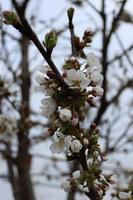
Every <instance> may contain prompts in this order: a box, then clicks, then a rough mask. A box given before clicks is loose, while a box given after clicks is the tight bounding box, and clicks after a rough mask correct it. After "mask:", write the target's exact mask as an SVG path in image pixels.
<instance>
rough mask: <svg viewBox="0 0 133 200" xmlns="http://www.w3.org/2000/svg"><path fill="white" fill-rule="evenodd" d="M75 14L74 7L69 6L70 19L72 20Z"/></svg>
mask: <svg viewBox="0 0 133 200" xmlns="http://www.w3.org/2000/svg"><path fill="white" fill-rule="evenodd" d="M73 14H74V8H69V9H68V10H67V15H68V18H69V20H72V18H73Z"/></svg>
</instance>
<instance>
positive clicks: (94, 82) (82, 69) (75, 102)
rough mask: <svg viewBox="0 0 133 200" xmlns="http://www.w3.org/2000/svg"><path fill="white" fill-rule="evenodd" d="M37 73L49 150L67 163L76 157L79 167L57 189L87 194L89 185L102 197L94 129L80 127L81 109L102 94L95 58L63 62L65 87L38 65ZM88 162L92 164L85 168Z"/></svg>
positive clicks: (102, 181)
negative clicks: (38, 72)
mask: <svg viewBox="0 0 133 200" xmlns="http://www.w3.org/2000/svg"><path fill="white" fill-rule="evenodd" d="M39 71H40V74H39V75H38V76H37V77H36V80H37V82H38V83H39V87H38V89H39V90H41V91H43V92H44V93H45V96H44V99H42V101H41V104H42V105H41V110H42V114H43V115H44V116H45V117H49V120H50V127H49V131H50V133H51V135H53V136H54V142H53V143H52V144H51V145H50V150H51V151H52V153H57V154H59V153H65V155H66V156H67V159H68V160H74V159H77V158H78V160H79V163H80V164H81V165H82V168H83V170H82V171H80V172H79V171H76V172H74V173H73V174H72V177H71V178H69V179H67V180H66V181H65V182H63V183H62V184H61V187H62V188H64V190H65V191H70V190H72V188H73V187H77V188H79V189H80V190H81V189H82V190H83V191H86V192H88V194H89V192H92V191H91V188H92V185H93V187H94V188H95V190H96V194H95V195H96V197H101V196H103V195H104V194H105V191H106V189H107V187H108V184H107V182H108V181H107V178H105V177H104V176H102V175H101V169H100V168H99V163H100V162H101V160H102V159H103V156H102V154H101V151H100V147H99V145H98V130H97V128H96V125H95V124H92V125H91V126H90V128H89V129H88V130H87V131H86V130H84V129H83V128H82V127H81V122H82V121H83V120H84V116H83V108H84V107H85V106H86V105H89V106H92V107H93V106H96V102H95V99H96V97H98V96H102V95H103V88H102V86H101V85H102V81H103V75H102V74H101V72H102V66H101V64H100V61H99V59H98V57H96V56H95V55H94V54H93V53H90V54H89V55H88V56H87V58H86V62H85V63H80V61H79V60H78V59H77V58H76V57H70V58H69V59H67V60H65V63H64V72H63V73H62V79H63V80H64V82H65V84H67V86H68V88H63V87H62V85H61V84H60V82H59V81H58V79H57V78H56V75H55V73H54V72H52V71H51V69H50V68H49V67H48V66H42V67H41V68H40V70H39ZM90 159H91V160H92V162H91V164H90V163H89V164H88V165H87V162H88V161H89V160H90ZM87 160H88V161H87Z"/></svg>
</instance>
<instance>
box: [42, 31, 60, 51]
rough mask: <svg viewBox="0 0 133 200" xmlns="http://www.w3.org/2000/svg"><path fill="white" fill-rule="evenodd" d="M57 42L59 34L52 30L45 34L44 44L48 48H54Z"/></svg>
mask: <svg viewBox="0 0 133 200" xmlns="http://www.w3.org/2000/svg"><path fill="white" fill-rule="evenodd" d="M56 43H57V36H56V34H55V32H53V31H50V32H49V33H47V34H46V35H45V42H44V45H45V47H46V48H47V49H53V48H54V47H55V46H56Z"/></svg>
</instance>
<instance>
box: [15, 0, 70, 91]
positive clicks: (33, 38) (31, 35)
mask: <svg viewBox="0 0 133 200" xmlns="http://www.w3.org/2000/svg"><path fill="white" fill-rule="evenodd" d="M12 3H13V5H14V7H15V9H16V11H17V14H18V16H19V18H20V20H21V23H22V25H23V26H22V27H19V28H20V29H19V31H20V32H21V33H22V34H23V35H25V36H27V37H28V38H29V40H31V41H32V42H33V43H34V44H35V46H36V47H37V49H38V50H39V51H40V53H41V55H42V56H43V58H44V59H45V60H46V62H47V63H48V65H49V66H50V68H51V69H52V70H53V72H55V74H56V78H57V80H58V81H59V82H60V83H61V86H62V87H64V88H65V89H68V85H67V84H66V83H65V82H64V80H63V78H62V76H61V74H60V72H59V71H58V69H57V67H56V65H55V64H54V62H53V61H52V59H51V56H50V55H49V54H48V53H47V52H46V51H45V49H44V47H43V45H42V44H41V43H40V41H39V39H38V37H37V35H36V34H35V32H34V31H33V30H32V28H31V26H30V25H29V23H28V22H27V20H26V19H25V17H24V14H23V13H22V11H21V7H19V6H18V4H17V3H16V1H15V0H12Z"/></svg>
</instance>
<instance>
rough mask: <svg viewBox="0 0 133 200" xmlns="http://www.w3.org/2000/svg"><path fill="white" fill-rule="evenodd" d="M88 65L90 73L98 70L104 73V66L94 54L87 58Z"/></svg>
mask: <svg viewBox="0 0 133 200" xmlns="http://www.w3.org/2000/svg"><path fill="white" fill-rule="evenodd" d="M87 64H88V65H89V67H88V68H87V70H88V72H92V71H93V70H95V69H96V70H97V71H99V72H101V71H102V66H101V63H100V60H99V58H98V57H97V56H95V54H94V53H89V54H88V56H87Z"/></svg>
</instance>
